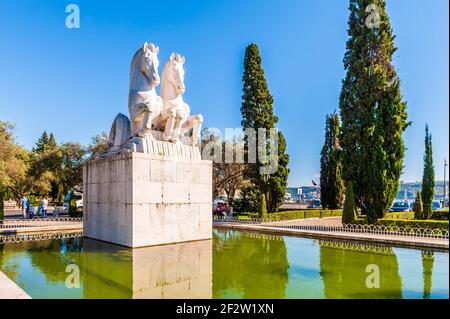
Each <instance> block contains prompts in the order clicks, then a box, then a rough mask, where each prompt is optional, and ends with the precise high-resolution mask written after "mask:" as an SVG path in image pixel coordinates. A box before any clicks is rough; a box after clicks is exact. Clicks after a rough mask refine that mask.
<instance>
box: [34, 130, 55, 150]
mask: <svg viewBox="0 0 450 319" xmlns="http://www.w3.org/2000/svg"><path fill="white" fill-rule="evenodd" d="M52 137H53V134H52ZM48 143H49V137H48V134H47V131H44V132H43V133H42V135H41V137H40V138H39V139H38V141H37V142H36V146H35V147H34V148H33V152H36V153H42V152H44V149H45V147H46V146H47V145H48Z"/></svg>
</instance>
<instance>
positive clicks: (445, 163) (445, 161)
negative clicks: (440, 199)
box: [443, 158, 448, 207]
mask: <svg viewBox="0 0 450 319" xmlns="http://www.w3.org/2000/svg"><path fill="white" fill-rule="evenodd" d="M447 166H448V164H447V159H445V158H444V205H443V207H445V196H446V195H447V192H446V182H445V178H446V176H445V175H446V172H447Z"/></svg>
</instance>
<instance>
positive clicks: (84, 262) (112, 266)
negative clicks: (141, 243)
mask: <svg viewBox="0 0 450 319" xmlns="http://www.w3.org/2000/svg"><path fill="white" fill-rule="evenodd" d="M83 252H84V255H83V257H82V258H79V259H76V260H75V263H76V264H77V265H79V266H80V269H82V271H83V272H84V273H88V274H89V275H90V276H92V277H90V278H89V280H86V281H85V282H84V284H83V294H84V298H87V299H91V298H94V299H96V298H104V296H105V295H103V294H104V292H103V294H102V292H101V291H99V289H100V290H101V288H99V283H98V281H103V282H109V283H110V287H111V289H110V291H109V292H108V293H107V295H108V296H112V298H113V299H114V298H120V299H128V298H134V299H136V298H139V299H149V298H151V299H154V298H158V299H163V298H170V299H210V298H212V240H201V241H193V242H188V243H178V244H173V245H163V246H153V247H145V248H137V249H128V248H123V247H119V246H115V245H109V244H105V243H102V242H99V241H96V240H89V239H88V240H86V239H85V240H84V241H83Z"/></svg>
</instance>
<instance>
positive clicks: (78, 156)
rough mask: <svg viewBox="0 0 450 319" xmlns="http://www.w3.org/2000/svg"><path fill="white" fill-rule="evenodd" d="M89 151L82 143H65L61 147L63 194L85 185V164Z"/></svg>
mask: <svg viewBox="0 0 450 319" xmlns="http://www.w3.org/2000/svg"><path fill="white" fill-rule="evenodd" d="M86 153H87V151H86V149H85V148H84V147H83V146H81V144H80V143H72V142H69V143H64V144H62V145H61V154H62V165H61V181H60V182H61V185H62V190H63V194H66V193H67V192H69V191H71V190H72V188H73V187H75V186H81V185H82V183H83V163H84V160H85V155H86Z"/></svg>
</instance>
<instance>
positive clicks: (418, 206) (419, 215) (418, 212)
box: [413, 191, 423, 219]
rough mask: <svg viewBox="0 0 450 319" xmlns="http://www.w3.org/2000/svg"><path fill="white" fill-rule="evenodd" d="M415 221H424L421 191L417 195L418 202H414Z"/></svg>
mask: <svg viewBox="0 0 450 319" xmlns="http://www.w3.org/2000/svg"><path fill="white" fill-rule="evenodd" d="M413 210H414V219H423V205H422V194H421V192H420V191H417V193H416V200H415V201H414V209H413Z"/></svg>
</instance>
